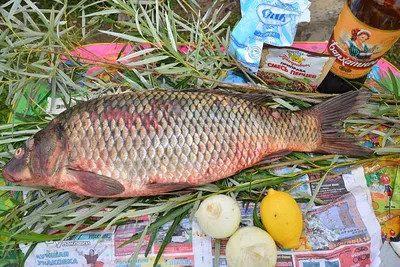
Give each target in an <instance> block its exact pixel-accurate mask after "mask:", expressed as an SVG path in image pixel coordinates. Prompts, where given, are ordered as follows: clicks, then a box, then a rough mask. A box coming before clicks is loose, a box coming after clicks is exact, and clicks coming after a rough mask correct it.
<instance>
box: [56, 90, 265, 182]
mask: <svg viewBox="0 0 400 267" xmlns="http://www.w3.org/2000/svg"><path fill="white" fill-rule="evenodd" d="M138 100H139V101H138ZM173 101H176V102H178V103H174V104H172V103H171V102H173ZM232 101H234V102H235V103H234V104H235V105H234V106H233V107H232V106H229V105H222V104H220V102H225V103H229V102H232ZM168 103H171V104H169V105H168ZM152 105H153V106H154V107H152ZM243 105H244V107H245V108H242V113H239V108H238V106H243ZM173 106H175V107H176V106H179V107H184V108H181V109H176V110H174V108H173ZM115 108H118V111H117V112H115V114H114V115H115V116H117V117H118V116H119V118H109V116H108V115H107V114H110V113H111V114H112V113H113V110H114V109H115ZM90 110H94V112H93V113H96V114H93V113H91V112H90ZM182 111H183V112H182ZM141 113H142V114H144V115H143V116H137V117H136V120H134V121H131V120H132V119H130V118H131V117H132V116H133V114H141ZM71 117H72V119H71ZM133 117H135V116H133ZM59 120H60V121H63V120H64V123H63V128H64V129H65V132H66V135H67V136H70V137H71V138H70V140H69V150H70V151H71V153H70V155H71V156H70V158H69V161H70V162H69V164H70V165H71V166H74V167H78V168H84V169H86V170H89V171H92V172H95V173H97V174H101V175H105V176H112V177H113V178H115V179H118V180H119V181H120V182H121V183H125V182H124V181H127V182H126V183H128V184H130V185H135V186H138V187H139V188H142V187H143V186H144V185H146V184H148V183H154V182H159V183H163V182H166V183H167V182H175V183H188V182H189V183H193V184H201V183H205V182H208V181H209V179H210V178H209V177H208V176H210V174H208V173H207V172H212V174H213V176H222V175H224V176H226V175H230V174H233V173H235V172H236V171H237V170H238V169H239V168H243V167H245V166H247V165H250V164H252V163H253V162H255V161H256V160H257V159H259V158H260V157H261V156H262V154H261V153H260V147H261V146H262V143H264V144H265V143H268V142H265V141H264V139H265V138H264V136H266V135H265V129H264V127H262V123H263V120H262V118H261V116H260V113H259V110H258V108H257V107H256V106H254V105H252V104H251V102H249V101H246V100H242V99H235V98H234V99H233V100H232V99H231V98H230V97H229V96H223V95H222V96H221V95H204V94H200V93H195V92H192V93H187V92H169V93H165V92H152V91H150V92H143V93H133V94H132V93H130V94H129V93H128V94H123V95H122V97H121V96H107V97H104V98H102V99H101V100H92V101H89V102H87V103H85V104H84V105H81V106H79V107H77V108H75V109H74V110H73V111H71V112H65V113H64V114H63V116H61V117H60V118H59ZM98 120H100V121H98ZM152 120H154V121H152ZM106 122H107V123H106ZM84 125H86V126H88V127H86V128H85V129H84V127H83V126H84ZM129 126H131V128H128V127H129ZM160 127H161V128H160ZM93 133H94V135H95V136H96V137H97V138H96V139H95V140H93V141H91V138H92V135H93ZM121 133H130V134H129V135H126V134H125V135H126V136H125V137H123V136H122V135H121ZM250 133H252V134H250ZM238 140H241V142H242V144H239V143H237V141H238ZM88 144H90V145H88ZM88 148H89V149H90V150H92V151H93V153H90V154H89V153H88V152H87V151H88V150H89V149H88ZM263 150H265V149H263ZM156 152H157V153H156ZM109 159H110V160H111V161H112V162H113V164H109V165H108V166H106V162H107V160H109ZM91 166H96V168H91ZM113 175H114V176H113Z"/></svg>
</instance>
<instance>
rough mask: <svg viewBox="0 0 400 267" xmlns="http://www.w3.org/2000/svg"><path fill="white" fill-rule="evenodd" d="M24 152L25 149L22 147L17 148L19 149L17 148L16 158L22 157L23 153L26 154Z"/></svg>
mask: <svg viewBox="0 0 400 267" xmlns="http://www.w3.org/2000/svg"><path fill="white" fill-rule="evenodd" d="M23 152H24V150H23V148H22V147H20V148H17V149H16V150H15V153H14V156H15V157H16V158H21V157H22V156H23V154H24V153H23Z"/></svg>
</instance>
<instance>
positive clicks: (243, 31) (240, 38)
mask: <svg viewBox="0 0 400 267" xmlns="http://www.w3.org/2000/svg"><path fill="white" fill-rule="evenodd" d="M310 4H311V3H310V1H308V0H300V1H296V0H241V1H240V7H241V12H242V19H241V20H240V21H239V23H238V24H237V25H236V26H235V28H234V29H233V31H232V33H231V42H230V45H229V52H230V53H231V54H232V55H233V56H234V57H235V58H236V60H237V61H238V62H239V63H240V64H241V65H243V66H244V67H246V68H247V69H248V70H250V71H251V72H253V73H255V74H256V73H257V70H258V66H259V63H260V59H261V51H262V48H263V45H264V43H266V44H270V45H274V46H291V45H292V44H293V41H294V37H295V35H296V30H297V24H298V23H299V22H303V21H304V22H305V21H309V20H310V11H309V9H308V8H309V6H310Z"/></svg>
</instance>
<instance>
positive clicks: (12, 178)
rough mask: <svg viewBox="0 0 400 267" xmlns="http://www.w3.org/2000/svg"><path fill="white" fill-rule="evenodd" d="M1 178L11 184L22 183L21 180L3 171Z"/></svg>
mask: <svg viewBox="0 0 400 267" xmlns="http://www.w3.org/2000/svg"><path fill="white" fill-rule="evenodd" d="M3 177H4V179H6V180H7V181H9V182H12V183H19V182H21V181H22V179H18V178H15V177H13V176H11V175H10V174H9V173H8V172H6V171H3Z"/></svg>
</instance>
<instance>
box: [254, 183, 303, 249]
mask: <svg viewBox="0 0 400 267" xmlns="http://www.w3.org/2000/svg"><path fill="white" fill-rule="evenodd" d="M260 215H261V221H262V223H263V225H264V227H265V229H266V230H267V232H268V233H269V234H270V235H271V236H272V238H273V239H274V240H275V241H276V242H278V243H279V244H281V245H282V246H283V247H284V248H295V247H297V246H298V244H299V240H300V236H301V233H302V231H303V215H302V213H301V210H300V208H299V206H298V205H297V203H296V200H294V198H293V197H292V196H291V195H290V194H288V193H285V192H279V191H275V190H274V189H272V188H271V189H269V190H268V195H267V196H266V197H264V199H263V200H262V201H261V206H260Z"/></svg>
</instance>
